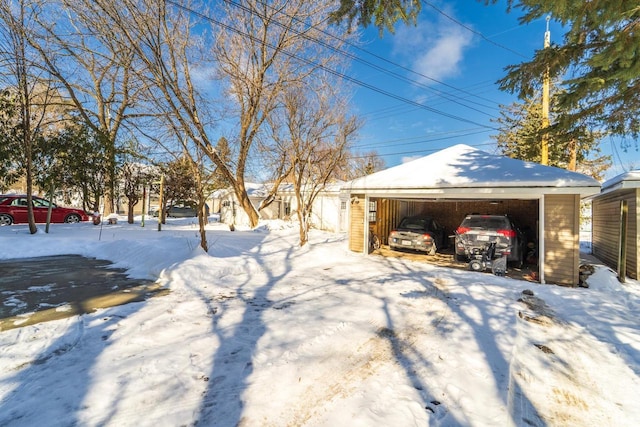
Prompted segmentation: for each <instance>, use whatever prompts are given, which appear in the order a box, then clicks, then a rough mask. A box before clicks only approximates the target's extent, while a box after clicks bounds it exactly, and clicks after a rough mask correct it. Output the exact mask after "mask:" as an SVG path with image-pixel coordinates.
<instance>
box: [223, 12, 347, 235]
mask: <svg viewBox="0 0 640 427" xmlns="http://www.w3.org/2000/svg"><path fill="white" fill-rule="evenodd" d="M333 6H334V5H333V3H332V2H329V1H318V2H309V1H305V0H277V1H272V2H263V1H260V0H249V1H246V2H243V3H242V5H240V4H238V3H235V2H234V3H232V2H229V3H225V10H226V18H225V19H224V20H223V21H222V22H216V23H215V27H214V28H215V32H216V34H217V41H216V43H215V45H214V49H213V56H214V58H215V59H216V66H217V68H216V69H217V75H218V77H219V78H220V79H221V81H223V82H225V83H226V93H227V95H228V96H229V98H230V99H231V101H232V104H231V107H232V108H233V111H234V115H235V117H237V127H236V129H237V134H236V137H235V139H236V141H235V143H236V145H237V157H236V161H235V167H236V169H235V171H234V179H233V181H232V184H233V187H234V190H235V192H236V196H237V197H238V200H239V203H240V205H241V206H242V208H243V209H244V210H245V212H247V214H248V216H249V219H250V222H251V225H252V226H255V225H256V224H257V222H258V218H259V216H258V213H257V212H256V210H255V208H254V207H253V206H252V205H251V202H250V201H249V198H248V196H247V194H246V190H245V182H244V180H245V172H246V168H247V163H248V161H249V160H250V153H251V151H252V149H253V148H254V145H255V142H256V140H257V139H258V138H259V136H260V134H261V132H262V130H263V124H264V122H265V120H267V118H268V117H269V116H270V115H271V114H272V113H273V112H274V109H275V108H277V107H278V105H279V102H280V98H281V95H282V93H283V91H285V90H286V89H287V88H288V87H291V86H299V85H301V84H302V83H303V82H304V81H305V80H307V79H309V78H310V77H311V76H312V75H313V74H314V73H315V72H317V71H318V70H323V69H325V68H327V67H330V66H335V65H336V64H335V54H336V51H337V50H338V49H339V48H340V46H342V44H343V43H344V42H345V41H344V37H351V35H345V34H344V33H342V32H341V33H340V34H341V36H342V37H343V38H339V37H335V32H337V31H339V29H338V28H336V27H331V26H330V25H329V23H328V22H327V20H326V16H327V15H328V13H329V11H331V9H332V7H333ZM263 148H264V146H263ZM276 149H277V147H276ZM280 160H284V159H280ZM285 164H286V163H285V162H283V161H279V162H278V161H277V162H275V164H272V165H271V167H272V172H281V173H280V174H277V173H273V174H272V182H273V183H275V184H276V185H274V186H273V187H272V191H271V194H272V195H273V193H274V192H275V189H276V188H277V184H278V183H279V182H280V181H282V179H283V177H285V176H287V175H288V173H289V172H290V169H289V168H287V167H285V166H284V165H285ZM268 201H269V198H267V201H266V203H268ZM266 203H265V204H266ZM263 205H264V204H263Z"/></svg>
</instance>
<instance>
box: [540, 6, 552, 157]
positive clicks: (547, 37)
mask: <svg viewBox="0 0 640 427" xmlns="http://www.w3.org/2000/svg"><path fill="white" fill-rule="evenodd" d="M550 19H551V16H550V15H548V16H547V31H545V33H544V48H545V49H546V48H548V47H549V45H550V44H551V33H550V32H549V20H550ZM549 85H550V83H549V67H547V69H546V70H545V72H544V76H543V78H542V146H541V149H540V163H541V164H543V165H548V164H549V134H548V133H547V129H548V128H549Z"/></svg>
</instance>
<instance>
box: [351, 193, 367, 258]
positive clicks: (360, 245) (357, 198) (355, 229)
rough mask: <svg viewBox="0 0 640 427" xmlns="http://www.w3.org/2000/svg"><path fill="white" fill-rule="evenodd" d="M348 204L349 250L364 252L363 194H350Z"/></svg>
mask: <svg viewBox="0 0 640 427" xmlns="http://www.w3.org/2000/svg"><path fill="white" fill-rule="evenodd" d="M350 203H351V214H350V215H349V249H350V250H352V251H354V252H362V251H363V250H364V213H365V203H364V194H352V195H351V202H350Z"/></svg>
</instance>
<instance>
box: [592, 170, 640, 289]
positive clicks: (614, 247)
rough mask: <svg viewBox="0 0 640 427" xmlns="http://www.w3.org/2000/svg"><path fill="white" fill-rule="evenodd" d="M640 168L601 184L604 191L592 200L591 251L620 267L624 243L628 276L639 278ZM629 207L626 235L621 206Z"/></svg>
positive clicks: (599, 257) (609, 263)
mask: <svg viewBox="0 0 640 427" xmlns="http://www.w3.org/2000/svg"><path fill="white" fill-rule="evenodd" d="M639 202H640V170H634V171H631V172H627V173H624V174H621V175H618V176H616V177H615V178H612V179H610V180H608V181H605V182H604V183H603V184H602V191H601V192H600V194H598V195H596V196H594V197H593V199H592V205H591V209H592V223H591V227H592V228H591V232H592V233H591V235H592V252H593V254H594V255H595V256H596V257H598V259H600V260H601V261H602V262H604V263H605V264H607V265H609V266H610V267H612V268H614V269H617V268H618V262H619V261H620V254H621V249H622V247H621V244H622V242H625V249H626V261H627V262H626V269H625V272H626V275H627V276H629V277H630V278H632V279H636V280H637V279H638V278H639V277H640V234H639V230H640V228H639V225H640V224H639V223H640V216H638V214H639V212H638V206H639ZM625 205H626V207H627V212H628V214H627V216H626V218H627V221H626V224H625V225H626V231H627V232H626V235H622V234H621V233H622V230H623V229H622V221H621V220H622V209H623V206H625Z"/></svg>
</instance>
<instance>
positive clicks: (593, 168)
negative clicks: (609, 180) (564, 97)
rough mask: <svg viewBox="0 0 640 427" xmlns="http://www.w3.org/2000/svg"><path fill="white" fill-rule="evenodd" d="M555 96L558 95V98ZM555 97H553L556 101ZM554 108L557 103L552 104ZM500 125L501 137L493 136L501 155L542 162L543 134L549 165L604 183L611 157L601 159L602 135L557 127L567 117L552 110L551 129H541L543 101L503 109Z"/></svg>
mask: <svg viewBox="0 0 640 427" xmlns="http://www.w3.org/2000/svg"><path fill="white" fill-rule="evenodd" d="M555 95H556V96H557V95H558V94H555ZM556 96H554V97H553V99H554V100H555V98H556ZM553 105H555V103H553ZM501 108H502V111H501V112H500V117H499V118H498V119H496V120H494V122H496V123H498V125H499V129H500V133H499V134H497V135H492V138H494V139H495V140H496V142H497V144H498V148H499V149H500V151H501V152H502V154H504V155H506V156H508V157H511V158H514V159H520V160H528V161H533V162H540V160H541V154H540V151H541V143H540V141H541V139H542V135H543V132H547V133H548V137H549V165H550V166H556V167H560V168H565V169H569V170H576V171H580V172H583V173H585V174H588V175H591V176H593V177H594V178H596V179H602V174H603V172H604V171H605V170H606V169H607V168H608V167H609V164H610V158H609V156H601V155H600V149H599V147H598V145H599V142H600V137H601V134H599V133H598V132H593V131H590V130H589V129H588V128H586V127H576V129H574V130H573V131H571V132H566V130H565V129H564V128H563V127H562V126H559V125H558V122H561V121H562V120H563V117H564V113H563V112H562V111H558V109H557V108H552V111H551V117H550V120H551V123H552V125H551V126H550V127H549V128H548V129H546V130H544V129H543V126H542V102H541V100H540V97H538V98H533V99H525V100H524V101H523V102H522V103H518V102H515V103H513V104H511V105H509V106H504V105H503V106H501Z"/></svg>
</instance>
